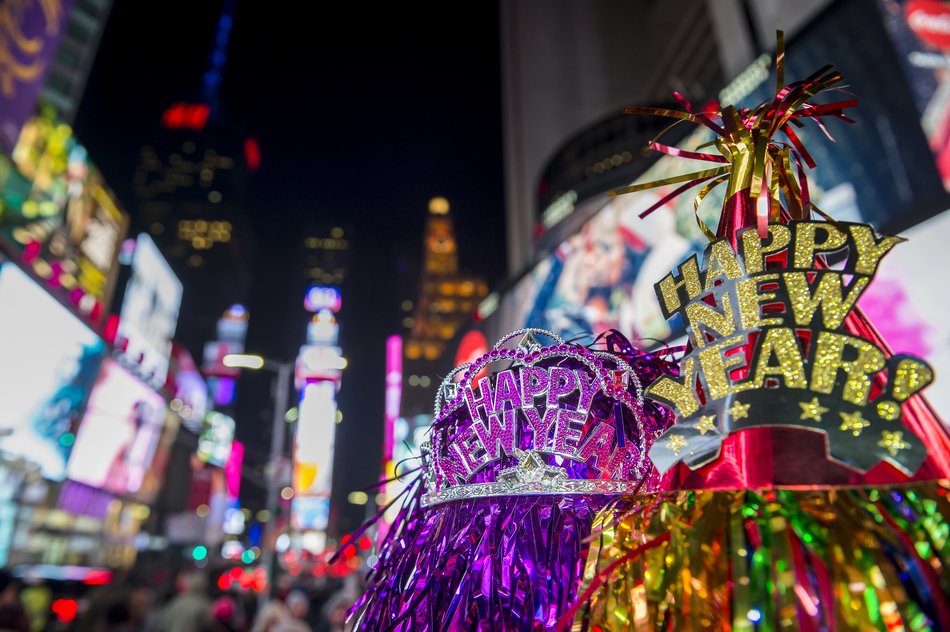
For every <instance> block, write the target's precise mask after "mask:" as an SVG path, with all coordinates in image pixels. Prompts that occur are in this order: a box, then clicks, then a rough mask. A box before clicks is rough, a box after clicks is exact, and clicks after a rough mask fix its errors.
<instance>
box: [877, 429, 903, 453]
mask: <svg viewBox="0 0 950 632" xmlns="http://www.w3.org/2000/svg"><path fill="white" fill-rule="evenodd" d="M881 437H883V438H882V439H881V440H880V441H878V442H877V444H878V445H879V446H881V447H882V448H887V451H888V452H890V453H891V456H897V451H898V450H909V449H910V444H909V443H907V442H906V441H904V433H903V432H901V431H900V430H895V431H894V432H888V431H887V430H885V431H883V432H881Z"/></svg>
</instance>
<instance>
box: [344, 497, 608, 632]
mask: <svg viewBox="0 0 950 632" xmlns="http://www.w3.org/2000/svg"><path fill="white" fill-rule="evenodd" d="M416 485H417V486H418V487H419V488H420V489H417V490H415V491H416V493H415V494H414V496H413V498H412V499H411V500H410V502H409V503H408V504H407V506H405V507H404V508H403V514H402V515H401V516H400V519H398V520H397V521H396V523H394V524H393V528H392V530H391V531H390V534H389V536H388V537H387V540H386V543H385V544H384V546H383V550H382V551H381V554H380V558H379V562H378V564H377V565H376V568H374V569H373V571H372V573H371V574H370V577H369V578H368V583H369V585H370V590H369V592H367V593H366V595H364V596H363V598H362V599H361V600H360V601H359V602H358V603H357V604H356V606H355V608H354V612H355V613H356V624H355V627H354V629H357V630H380V631H382V630H387V631H389V630H391V631H393V632H408V631H410V630H413V631H422V632H430V631H431V632H435V631H441V630H471V631H475V630H478V631H483V630H490V631H496V630H497V631H502V630H505V631H509V630H510V631H516V630H517V631H526V632H527V631H532V632H533V631H535V630H539V631H540V630H553V629H554V626H555V624H556V623H557V620H558V617H559V616H560V615H561V614H562V613H564V612H566V611H567V610H568V609H569V608H570V607H571V606H572V605H573V604H574V603H575V601H576V600H577V588H578V583H579V580H580V578H581V575H582V573H583V565H584V562H585V560H586V555H587V544H585V543H584V540H585V538H587V536H589V535H590V531H591V524H592V522H593V518H594V515H595V514H596V513H597V510H598V509H599V508H600V507H601V506H603V504H604V503H605V500H606V499H601V498H588V497H584V496H573V497H568V496H535V497H516V498H501V499H497V498H496V499H480V500H470V501H465V502H455V503H448V504H445V505H441V506H438V507H434V508H431V509H428V510H424V511H423V510H420V509H419V507H418V503H419V500H420V491H421V485H419V483H418V482H417V483H416Z"/></svg>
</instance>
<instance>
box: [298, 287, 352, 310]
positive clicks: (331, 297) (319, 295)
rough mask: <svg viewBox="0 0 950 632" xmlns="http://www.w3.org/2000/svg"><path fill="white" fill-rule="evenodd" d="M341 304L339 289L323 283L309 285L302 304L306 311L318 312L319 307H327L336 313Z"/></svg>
mask: <svg viewBox="0 0 950 632" xmlns="http://www.w3.org/2000/svg"><path fill="white" fill-rule="evenodd" d="M341 304H342V298H341V296H340V290H339V289H338V288H335V287H328V286H323V285H311V286H310V287H309V288H308V289H307V294H306V296H304V299H303V306H304V308H305V309H306V310H307V311H308V312H319V311H320V310H321V309H328V310H330V311H331V312H333V313H336V312H338V311H340V306H341Z"/></svg>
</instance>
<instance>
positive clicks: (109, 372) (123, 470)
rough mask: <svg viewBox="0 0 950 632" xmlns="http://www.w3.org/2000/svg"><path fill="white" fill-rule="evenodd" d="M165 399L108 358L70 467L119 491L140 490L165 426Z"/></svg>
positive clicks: (83, 479)
mask: <svg viewBox="0 0 950 632" xmlns="http://www.w3.org/2000/svg"><path fill="white" fill-rule="evenodd" d="M165 417H166V408H165V399H164V398H163V397H162V396H161V395H159V394H158V393H156V392H155V391H153V390H152V389H150V388H149V387H148V386H146V385H145V384H144V383H143V382H142V380H140V379H139V378H137V377H136V376H134V375H133V374H132V373H131V372H129V371H128V370H127V369H125V368H124V367H123V366H121V365H120V364H119V363H118V362H116V361H114V360H112V359H111V358H107V359H106V360H104V361H103V363H102V368H101V370H100V371H99V377H98V379H97V380H96V384H95V386H94V387H93V389H92V393H91V394H90V396H89V403H88V404H87V406H86V412H85V415H83V419H82V423H81V424H80V426H79V430H78V432H77V433H76V443H75V445H74V446H73V451H72V454H71V455H70V457H69V464H68V466H67V468H66V472H67V474H68V475H69V478H70V479H72V480H74V481H78V482H80V483H84V484H86V485H91V486H92V487H97V488H99V489H104V490H107V491H110V492H114V493H116V494H128V493H135V492H138V491H139V490H140V489H141V488H142V484H143V483H144V481H145V474H146V472H147V471H148V470H149V468H150V467H151V465H152V459H153V458H154V456H155V452H156V450H157V448H158V446H159V441H160V438H161V434H162V430H163V428H164V426H165Z"/></svg>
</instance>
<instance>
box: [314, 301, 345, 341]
mask: <svg viewBox="0 0 950 632" xmlns="http://www.w3.org/2000/svg"><path fill="white" fill-rule="evenodd" d="M339 339H340V326H339V325H338V324H337V322H336V317H335V316H334V315H333V312H331V311H330V310H328V309H322V310H320V311H319V312H317V313H316V314H314V316H313V318H312V319H311V320H310V322H309V323H307V344H308V345H328V346H333V345H336V343H337V342H338V341H339Z"/></svg>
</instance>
